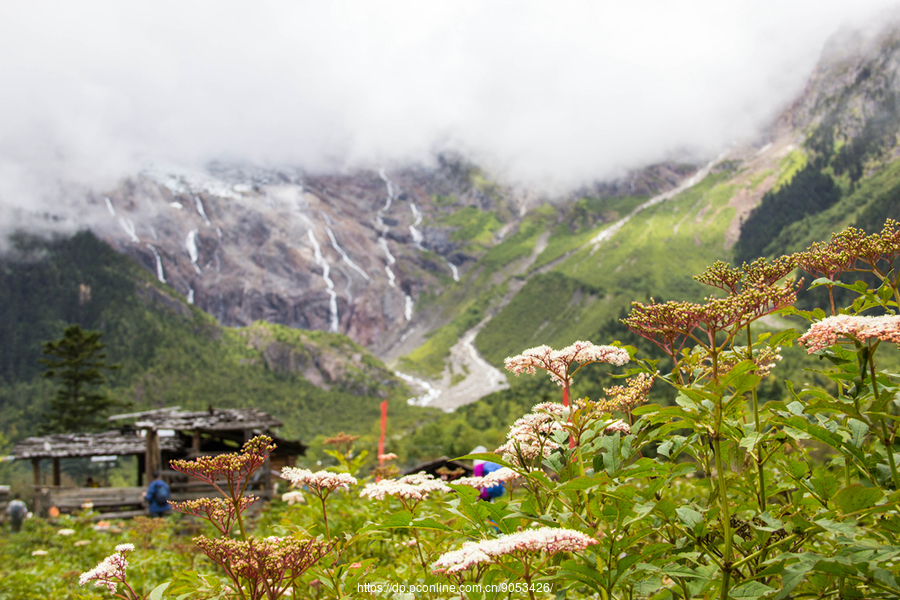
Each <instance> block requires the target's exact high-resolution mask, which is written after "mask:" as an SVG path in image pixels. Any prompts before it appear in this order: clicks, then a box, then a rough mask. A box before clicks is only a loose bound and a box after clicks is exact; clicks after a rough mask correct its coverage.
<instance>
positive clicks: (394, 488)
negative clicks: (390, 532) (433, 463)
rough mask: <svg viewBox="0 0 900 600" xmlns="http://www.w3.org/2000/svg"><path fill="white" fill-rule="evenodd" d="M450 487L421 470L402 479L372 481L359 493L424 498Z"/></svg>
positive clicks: (380, 498) (376, 495) (370, 495)
mask: <svg viewBox="0 0 900 600" xmlns="http://www.w3.org/2000/svg"><path fill="white" fill-rule="evenodd" d="M449 491H450V488H448V487H447V485H446V484H445V483H444V482H443V481H441V480H440V479H435V478H434V477H432V476H431V475H429V474H428V473H425V472H424V471H423V472H420V473H416V474H415V475H406V476H404V477H401V478H400V479H382V480H381V481H379V482H376V483H370V484H368V485H366V487H364V488H363V491H362V492H360V493H359V495H360V496H362V497H363V498H370V499H372V500H383V499H384V498H385V497H387V496H396V497H398V498H403V499H406V500H424V499H425V498H427V497H428V494H430V493H432V492H449Z"/></svg>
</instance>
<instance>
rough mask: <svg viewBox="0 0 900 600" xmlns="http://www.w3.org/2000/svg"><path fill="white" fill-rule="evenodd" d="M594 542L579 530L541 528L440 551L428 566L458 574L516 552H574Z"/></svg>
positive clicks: (443, 571) (437, 570)
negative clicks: (435, 559)
mask: <svg viewBox="0 0 900 600" xmlns="http://www.w3.org/2000/svg"><path fill="white" fill-rule="evenodd" d="M596 543H598V542H597V540H595V539H594V538H592V537H590V536H589V535H587V534H584V533H581V532H580V531H573V530H571V529H558V528H555V527H542V528H540V529H534V530H528V531H520V532H518V533H511V534H509V535H501V536H500V537H498V538H495V539H492V540H484V541H482V542H466V543H465V544H463V546H462V548H460V549H459V550H454V551H453V552H447V553H445V554H442V555H441V557H440V558H438V559H437V561H436V562H435V563H434V564H433V565H432V566H431V568H432V570H434V571H435V572H438V573H458V572H460V571H465V570H466V569H470V568H472V567H473V566H475V565H477V564H479V563H483V562H491V561H494V560H496V559H499V558H500V557H502V556H504V555H507V554H513V553H516V552H546V553H548V554H556V553H557V552H576V551H581V550H584V549H585V548H587V547H588V546H590V545H592V544H596Z"/></svg>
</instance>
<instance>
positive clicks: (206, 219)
mask: <svg viewBox="0 0 900 600" xmlns="http://www.w3.org/2000/svg"><path fill="white" fill-rule="evenodd" d="M194 206H196V207H197V214H199V215H200V216H201V217H203V222H204V223H206V226H207V227H209V226H210V225H212V223H210V222H209V217H207V216H206V211H205V210H203V201H202V200H201V199H200V196H194Z"/></svg>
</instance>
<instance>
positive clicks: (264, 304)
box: [0, 28, 900, 462]
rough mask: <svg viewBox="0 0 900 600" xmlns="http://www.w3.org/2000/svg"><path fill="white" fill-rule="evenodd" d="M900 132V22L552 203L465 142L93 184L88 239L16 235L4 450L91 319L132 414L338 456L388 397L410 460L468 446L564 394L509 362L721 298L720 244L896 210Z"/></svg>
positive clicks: (3, 400)
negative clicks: (739, 124) (229, 415)
mask: <svg viewBox="0 0 900 600" xmlns="http://www.w3.org/2000/svg"><path fill="white" fill-rule="evenodd" d="M898 135H900V29H896V28H890V29H887V30H885V32H884V33H883V34H882V35H880V36H878V37H876V38H874V39H869V38H863V37H862V36H858V37H854V36H853V35H849V34H846V35H842V36H839V37H835V38H834V39H833V40H832V42H831V43H830V44H829V45H828V46H827V47H826V49H825V51H824V53H823V55H822V58H821V61H820V63H819V65H818V67H817V68H816V70H815V71H814V72H813V73H812V74H811V76H810V78H809V82H808V85H807V87H806V89H805V91H804V92H803V94H802V95H801V96H800V97H799V98H797V99H796V101H795V102H794V103H793V104H792V105H790V106H789V107H787V108H786V109H785V110H784V112H783V113H782V114H781V115H780V117H779V118H778V119H777V120H775V121H774V122H773V123H772V124H771V126H770V127H769V128H768V129H767V130H766V131H765V132H764V133H762V134H760V136H759V137H758V139H753V140H747V141H744V142H738V143H736V144H734V145H733V146H730V147H728V148H725V149H723V151H722V152H721V153H720V154H719V155H718V156H715V157H714V158H712V160H708V161H704V162H703V163H701V164H687V163H682V162H678V161H675V160H673V161H671V162H667V163H663V164H656V165H652V166H648V167H646V168H643V169H640V170H636V171H633V172H630V173H627V174H625V175H623V176H622V177H621V178H619V179H617V180H615V181H598V182H596V183H594V184H591V185H587V186H585V187H583V188H581V189H577V190H572V191H570V192H569V193H566V194H562V195H557V196H552V197H551V196H546V195H544V194H540V193H537V192H535V191H533V190H528V189H522V188H520V187H516V186H512V185H507V184H504V183H501V182H498V181H497V180H496V179H495V178H492V176H491V174H490V173H489V172H487V171H485V170H483V169H481V168H479V166H478V165H476V164H473V163H472V162H471V161H470V160H468V159H467V158H466V157H464V156H460V155H453V154H443V155H440V156H438V157H437V158H434V159H433V160H429V161H427V162H425V163H423V164H424V165H425V166H423V165H385V166H384V168H378V167H377V166H376V168H374V169H372V170H368V171H358V172H350V173H331V174H327V173H326V174H323V173H314V172H306V171H304V170H303V169H302V167H297V168H261V167H254V166H249V165H245V164H225V163H214V164H210V165H209V166H208V168H206V169H204V170H200V171H195V170H188V169H183V168H179V167H177V166H164V165H157V166H155V167H153V168H148V169H146V170H144V171H141V172H137V173H134V174H133V175H132V176H131V177H129V178H127V179H125V180H122V181H121V182H120V183H119V184H118V185H116V186H113V187H110V188H108V189H95V190H90V191H89V192H87V193H85V194H84V197H83V201H82V205H81V213H82V216H83V222H84V223H85V224H87V225H85V226H84V227H83V228H82V230H81V231H80V232H79V233H77V234H76V235H74V236H72V237H68V236H55V237H53V236H51V237H49V238H48V237H47V236H40V237H37V236H35V235H32V234H29V233H27V232H25V231H22V232H19V233H17V234H15V235H14V236H13V237H12V238H11V240H10V242H11V243H10V245H9V248H10V249H9V250H8V252H7V253H6V255H5V256H4V257H3V259H2V263H0V264H2V269H0V312H2V319H0V331H2V333H0V355H2V361H0V369H2V371H0V410H2V411H3V414H4V415H5V416H7V418H5V419H4V420H3V423H2V425H0V427H2V433H3V434H5V436H6V437H7V439H8V440H9V441H14V440H17V439H19V438H21V437H24V436H26V435H31V434H33V433H34V432H35V431H36V430H37V427H38V425H39V423H38V415H40V413H41V410H42V407H43V406H45V405H46V403H47V402H48V401H49V398H50V396H51V395H52V389H53V386H52V383H51V382H48V381H46V380H45V379H44V378H42V377H41V371H42V368H41V366H40V363H39V362H38V360H39V358H40V357H41V343H42V342H44V341H46V340H50V339H56V338H58V337H59V335H60V333H61V332H62V329H63V328H64V327H65V325H67V324H69V323H80V324H81V325H82V326H84V327H86V328H91V329H99V330H101V331H103V332H104V338H103V339H104V341H105V342H106V343H107V344H108V348H107V351H108V354H109V358H110V360H111V361H113V362H116V363H119V364H121V365H123V368H122V369H121V370H119V371H115V372H113V373H111V374H110V376H109V392H110V393H112V394H113V395H114V396H116V397H117V398H119V399H121V400H123V401H126V402H129V403H131V405H132V407H133V409H135V410H139V409H145V408H154V407H162V406H182V407H192V408H196V407H206V406H208V405H213V406H217V407H228V406H248V405H252V406H257V407H260V408H263V409H265V410H268V411H269V412H271V413H273V414H275V415H277V416H278V418H280V419H282V420H283V421H284V423H285V426H284V428H283V433H284V434H285V435H288V436H298V437H301V438H303V439H304V440H305V441H307V442H313V453H312V456H317V455H316V454H315V452H316V448H317V447H318V444H320V443H321V439H322V437H323V436H327V435H332V434H334V433H336V432H338V431H346V432H348V433H354V434H359V435H362V436H364V437H363V439H362V440H361V442H362V443H363V446H366V447H369V448H370V449H372V448H374V441H375V439H376V437H377V427H378V415H379V414H380V413H379V407H378V406H379V403H380V402H381V401H382V400H383V399H388V400H389V403H390V408H389V414H390V419H389V426H390V430H389V433H390V435H391V436H392V437H391V440H392V442H390V444H389V445H391V444H393V446H395V447H391V448H389V450H392V451H396V452H397V453H398V454H400V457H401V460H403V461H406V462H412V461H414V460H416V459H420V458H426V457H434V456H440V455H442V454H446V455H460V454H464V453H466V452H467V451H469V450H471V448H472V447H474V446H476V445H480V444H483V445H489V444H490V443H493V442H499V441H500V440H501V439H502V437H503V432H504V431H505V429H506V427H508V425H509V423H510V422H511V420H512V419H513V418H515V417H516V416H519V415H521V414H522V412H524V411H525V410H527V407H530V406H531V405H533V404H535V403H536V402H539V401H541V400H542V399H543V398H547V399H549V398H555V397H556V394H557V391H556V390H555V388H554V386H553V385H552V384H551V383H549V381H543V380H538V379H537V378H528V377H523V378H519V379H515V378H512V377H509V378H508V377H507V376H506V374H505V373H504V372H502V371H501V369H502V361H503V359H504V357H506V356H509V355H513V354H518V353H519V352H521V351H522V350H524V349H526V348H529V347H532V346H536V345H539V344H548V345H550V346H553V347H561V346H564V345H567V344H569V343H571V342H573V341H575V340H579V339H585V340H591V341H594V342H596V343H610V342H612V341H613V340H619V341H621V342H623V343H627V344H632V345H635V346H638V347H639V351H640V352H641V353H643V354H644V355H649V356H654V352H653V350H652V349H651V348H649V347H647V346H646V345H644V344H642V343H640V342H639V341H638V339H637V338H636V337H634V336H632V335H631V334H630V333H629V332H628V330H627V329H625V328H624V326H623V325H621V323H620V322H619V319H621V318H622V317H623V316H625V315H626V314H627V312H628V310H629V306H630V303H631V302H632V301H647V300H648V299H649V298H650V297H651V296H653V297H655V298H656V299H657V300H668V299H695V300H696V299H699V298H701V297H702V296H704V295H705V294H707V293H708V292H707V291H706V290H705V289H704V288H703V286H702V285H701V284H699V283H697V282H695V281H694V280H693V279H692V277H693V276H694V275H696V274H698V273H700V272H701V271H703V269H704V268H705V267H706V266H707V265H709V264H711V263H712V262H714V261H716V260H724V261H728V262H732V263H734V262H736V261H737V262H743V261H748V262H749V261H752V260H753V259H755V258H756V257H759V256H774V255H778V254H781V253H785V252H792V251H795V250H798V249H801V248H803V247H805V246H807V245H808V244H809V243H811V242H813V241H816V240H827V239H828V238H829V237H830V234H831V233H832V232H834V231H838V230H840V229H842V228H843V227H845V226H848V225H855V226H857V227H860V228H862V229H865V230H866V231H869V232H872V231H877V230H879V229H880V228H881V226H882V225H883V223H884V221H885V219H886V218H888V217H897V216H898V215H900V210H898V209H900V161H898V160H897V158H898V157H900V146H898V143H897V142H898ZM27 216H28V218H29V219H31V220H32V221H35V220H38V221H39V220H41V219H45V220H48V221H53V219H54V218H55V217H54V215H27ZM803 354H804V353H803V352H802V351H801V352H795V351H794V350H792V349H786V351H785V361H784V362H783V364H782V365H781V366H780V367H779V369H783V370H784V373H787V372H789V371H792V370H793V372H796V371H799V370H800V369H802V365H803V360H805V359H804V357H803ZM776 374H777V371H776ZM784 377H787V375H784V374H782V375H781V376H776V377H773V378H772V379H771V383H770V384H767V385H769V386H770V389H769V390H768V393H769V395H770V397H778V398H780V397H781V396H782V395H783V394H784V393H785V390H784V389H783V384H782V383H781V381H782V380H783V378H784ZM586 379H589V378H584V377H582V381H584V380H586ZM609 381H610V380H609V379H607V378H603V377H599V376H598V377H596V378H595V381H594V382H588V383H582V384H580V385H581V386H582V387H581V388H579V389H578V390H576V393H578V394H579V395H586V396H594V397H596V396H597V394H598V393H599V389H600V387H602V385H604V384H606V385H608V384H609ZM476 401H477V402H476ZM437 409H443V411H447V412H450V411H453V412H452V413H451V414H445V413H444V412H442V411H441V410H437Z"/></svg>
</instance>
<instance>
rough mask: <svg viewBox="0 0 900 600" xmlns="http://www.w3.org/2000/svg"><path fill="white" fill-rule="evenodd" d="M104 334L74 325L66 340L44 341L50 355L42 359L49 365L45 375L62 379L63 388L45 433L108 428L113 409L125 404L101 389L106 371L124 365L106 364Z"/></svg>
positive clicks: (47, 416) (46, 419)
mask: <svg viewBox="0 0 900 600" xmlns="http://www.w3.org/2000/svg"><path fill="white" fill-rule="evenodd" d="M102 335H103V334H102V333H100V332H99V331H84V330H83V329H82V328H81V326H80V325H70V326H69V327H68V328H67V329H66V331H65V333H64V334H63V337H62V339H60V340H57V341H55V342H53V341H51V342H44V354H45V355H46V356H48V357H49V358H44V359H41V363H43V364H45V365H47V371H46V372H45V373H44V377H47V378H50V379H56V380H58V381H59V390H57V392H56V396H55V397H54V398H53V399H52V400H51V401H50V410H49V411H48V412H47V413H45V414H44V423H43V425H42V426H41V432H42V433H60V432H81V431H97V430H99V429H102V428H104V425H105V424H106V416H107V412H108V411H109V409H110V408H112V407H114V406H121V405H122V404H123V403H122V402H119V401H118V400H115V399H114V398H111V397H109V396H108V395H106V394H105V393H103V392H101V391H98V389H97V388H98V386H100V385H102V384H103V383H105V382H106V377H104V375H103V373H102V372H101V371H102V370H114V369H118V368H120V367H119V365H109V364H106V353H105V352H103V349H104V348H105V347H106V345H105V344H102V343H100V336H102Z"/></svg>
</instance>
